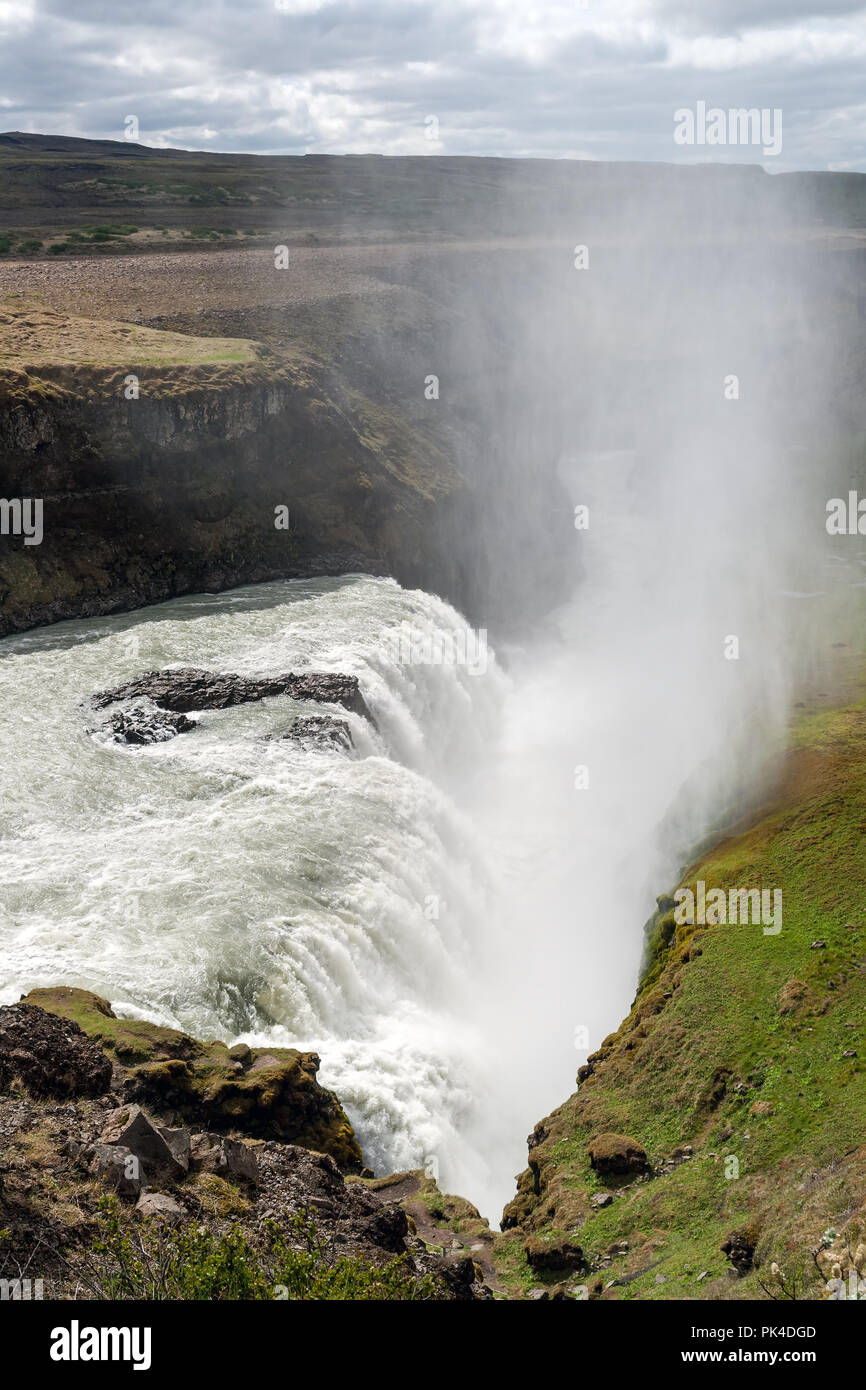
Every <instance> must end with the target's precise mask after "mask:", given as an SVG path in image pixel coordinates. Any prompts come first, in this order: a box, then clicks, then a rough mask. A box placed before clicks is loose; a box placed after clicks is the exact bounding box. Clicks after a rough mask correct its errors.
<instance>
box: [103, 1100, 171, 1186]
mask: <svg viewBox="0 0 866 1390" xmlns="http://www.w3.org/2000/svg"><path fill="white" fill-rule="evenodd" d="M181 1132H183V1131H181ZM101 1140H102V1143H103V1144H119V1145H122V1146H123V1147H125V1148H127V1149H129V1150H130V1152H131V1153H133V1154H134V1155H135V1157H136V1158H137V1159H138V1161H139V1163H140V1164H141V1165H142V1169H143V1172H144V1173H145V1174H146V1175H147V1179H150V1178H152V1177H160V1178H162V1179H165V1180H168V1181H169V1182H173V1181H176V1180H177V1179H178V1178H181V1177H183V1175H184V1173H185V1172H186V1167H188V1166H189V1163H188V1160H187V1165H186V1167H184V1164H183V1161H182V1159H181V1158H179V1157H178V1156H176V1154H175V1152H174V1150H173V1148H172V1146H171V1145H170V1144H169V1143H168V1141H167V1140H166V1139H165V1137H164V1135H163V1134H161V1133H160V1131H159V1129H157V1127H156V1125H155V1124H153V1122H152V1121H151V1120H150V1119H148V1117H147V1115H145V1113H144V1111H143V1110H142V1109H141V1106H139V1105H126V1106H121V1108H120V1109H118V1110H113V1111H112V1112H111V1114H110V1115H109V1116H108V1118H107V1120H106V1123H105V1127H104V1128H103V1131H102V1135H101ZM174 1143H175V1146H176V1147H177V1148H178V1149H179V1150H181V1149H182V1144H181V1141H179V1140H178V1139H175V1140H174Z"/></svg>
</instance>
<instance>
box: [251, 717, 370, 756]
mask: <svg viewBox="0 0 866 1390" xmlns="http://www.w3.org/2000/svg"><path fill="white" fill-rule="evenodd" d="M265 737H266V739H267V741H268V742H275V741H277V740H282V739H286V740H291V741H292V742H293V743H300V744H301V745H302V746H303V747H307V748H327V749H331V750H337V751H338V752H341V753H348V752H351V750H352V748H353V746H354V745H353V743H352V731H351V729H350V728H349V725H348V724H347V723H346V720H345V719H335V718H334V717H333V715H330V714H308V715H304V716H303V717H302V718H299V719H296V720H295V721H294V723H293V724H291V725H290V727H289V728H288V729H285V730H283V732H282V733H279V734H267V735H266V736H265Z"/></svg>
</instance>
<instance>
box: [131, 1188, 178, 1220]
mask: <svg viewBox="0 0 866 1390" xmlns="http://www.w3.org/2000/svg"><path fill="white" fill-rule="evenodd" d="M135 1214H136V1216H159V1217H162V1219H163V1220H165V1221H180V1220H181V1219H182V1218H183V1217H184V1216H185V1215H186V1212H185V1211H184V1209H183V1207H182V1206H181V1204H180V1202H176V1201H175V1200H174V1198H173V1197H169V1196H168V1194H167V1193H166V1192H142V1194H141V1196H140V1197H139V1199H138V1201H137V1202H136V1204H135Z"/></svg>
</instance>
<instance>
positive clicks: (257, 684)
mask: <svg viewBox="0 0 866 1390" xmlns="http://www.w3.org/2000/svg"><path fill="white" fill-rule="evenodd" d="M275 695H288V696H290V697H291V698H292V699H293V700H315V701H318V702H320V703H322V704H328V705H342V706H343V707H344V708H345V709H348V710H352V711H353V712H354V713H356V714H361V715H363V716H364V717H365V718H367V719H370V711H369V710H368V708H367V706H366V704H365V702H364V697H363V695H362V694H361V690H360V687H359V685H358V677H357V676H345V675H341V674H339V673H338V672H334V671H327V672H308V673H305V674H303V675H296V674H294V673H292V672H289V673H287V674H286V675H281V676H239V675H233V674H229V673H221V672H219V671H202V670H198V669H197V668H195V667H192V666H181V667H176V668H174V669H172V670H167V671H148V672H146V673H145V675H143V676H139V677H138V678H137V679H136V680H132V681H127V683H126V684H125V685H119V686H115V687H114V688H113V689H112V690H102V691H99V692H98V693H97V694H96V695H94V697H93V704H94V705H95V707H96V708H97V709H104V708H105V706H106V705H111V704H114V703H116V702H117V701H119V700H130V699H141V698H147V699H150V700H152V701H153V703H154V704H155V705H157V706H158V707H159V708H160V709H163V710H171V711H173V712H175V713H180V714H186V713H187V712H188V711H189V710H206V709H229V708H230V707H231V706H233V705H243V704H249V703H251V702H253V701H257V700H267V699H271V698H272V697H273V696H275ZM371 722H372V721H371Z"/></svg>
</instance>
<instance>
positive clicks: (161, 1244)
mask: <svg viewBox="0 0 866 1390" xmlns="http://www.w3.org/2000/svg"><path fill="white" fill-rule="evenodd" d="M98 1213H99V1214H98V1217H97V1223H98V1228H99V1229H98V1233H97V1236H96V1238H95V1240H94V1241H93V1242H92V1243H91V1245H90V1246H89V1248H88V1250H87V1251H86V1252H85V1255H84V1268H83V1269H81V1268H76V1271H75V1274H76V1277H77V1278H78V1279H79V1280H80V1281H81V1282H82V1283H84V1284H85V1285H86V1286H87V1287H88V1289H89V1290H90V1292H91V1294H92V1295H93V1296H94V1297H95V1298H98V1299H122V1300H135V1299H145V1300H148V1301H151V1300H163V1299H173V1300H182V1301H199V1300H208V1301H211V1300H244V1301H246V1300H271V1299H275V1298H288V1299H292V1300H299V1299H304V1300H365V1301H367V1300H385V1301H401V1302H404V1301H412V1302H414V1301H420V1300H426V1299H431V1298H436V1297H438V1296H441V1295H440V1293H439V1290H438V1287H437V1284H436V1281H435V1280H434V1279H433V1278H432V1277H431V1276H429V1275H427V1276H424V1277H423V1278H419V1277H418V1276H416V1275H414V1274H413V1273H412V1271H411V1269H410V1268H409V1267H408V1264H407V1258H406V1256H399V1257H397V1258H396V1259H394V1260H391V1261H390V1262H389V1263H388V1264H387V1265H384V1266H382V1267H381V1268H380V1267H376V1266H374V1265H367V1264H364V1263H363V1261H361V1260H357V1259H349V1258H346V1257H344V1258H341V1259H339V1260H337V1261H336V1262H335V1263H328V1261H327V1260H326V1258H325V1255H324V1252H323V1250H322V1248H321V1246H320V1244H319V1241H318V1237H317V1235H316V1231H315V1228H314V1227H313V1226H311V1225H310V1224H309V1223H307V1222H305V1221H304V1220H303V1218H296V1220H294V1221H293V1222H291V1223H290V1224H289V1225H288V1227H287V1228H281V1227H279V1226H278V1225H277V1224H276V1223H275V1222H271V1223H269V1224H268V1227H267V1232H268V1236H267V1242H268V1244H267V1249H265V1250H264V1251H262V1250H258V1249H256V1248H254V1247H253V1246H252V1245H251V1244H250V1242H249V1240H248V1239H247V1237H246V1236H245V1235H244V1233H243V1231H241V1230H240V1229H239V1228H238V1227H232V1229H231V1230H229V1231H228V1232H227V1233H225V1234H223V1235H215V1234H214V1233H213V1232H212V1231H210V1230H209V1229H208V1228H207V1227H205V1226H195V1227H193V1226H190V1227H171V1226H168V1225H164V1224H162V1223H154V1224H147V1225H138V1224H135V1222H134V1218H130V1217H129V1216H127V1215H126V1213H124V1212H123V1210H122V1208H121V1206H120V1203H119V1201H118V1199H117V1198H116V1197H114V1196H106V1197H103V1198H102V1199H101V1200H100V1203H99V1209H98Z"/></svg>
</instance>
